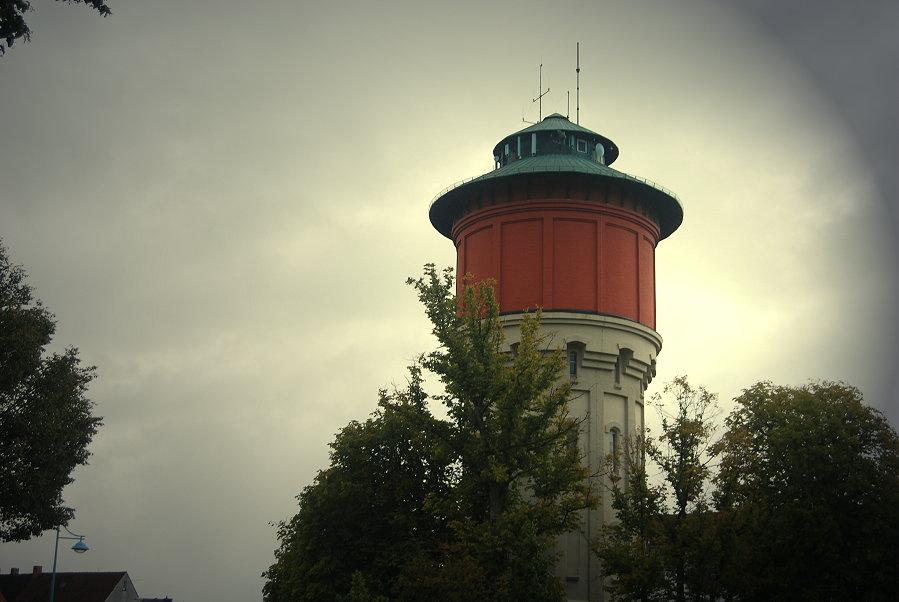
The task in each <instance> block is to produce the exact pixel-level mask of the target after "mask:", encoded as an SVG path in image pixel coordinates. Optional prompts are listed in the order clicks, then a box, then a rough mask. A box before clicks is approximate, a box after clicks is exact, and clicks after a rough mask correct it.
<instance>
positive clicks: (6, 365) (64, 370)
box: [0, 245, 100, 541]
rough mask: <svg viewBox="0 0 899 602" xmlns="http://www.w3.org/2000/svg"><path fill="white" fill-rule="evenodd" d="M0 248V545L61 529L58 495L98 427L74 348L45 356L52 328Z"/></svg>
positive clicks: (63, 518)
mask: <svg viewBox="0 0 899 602" xmlns="http://www.w3.org/2000/svg"><path fill="white" fill-rule="evenodd" d="M25 280H26V274H25V271H24V270H23V269H22V268H21V267H19V266H14V265H12V264H11V263H10V261H9V257H8V256H7V254H6V249H5V248H4V247H3V246H2V245H0V540H3V541H20V540H23V539H29V538H30V537H32V536H35V535H39V534H40V533H41V532H42V531H44V530H47V529H52V528H55V527H57V526H59V525H64V524H66V523H67V522H68V521H69V520H70V519H71V518H72V517H73V516H74V510H73V509H71V508H67V507H65V506H64V505H63V500H62V489H63V488H64V487H65V486H66V485H67V484H69V483H71V482H72V478H71V476H70V474H71V472H72V470H73V469H74V468H75V467H76V466H78V465H81V464H86V463H87V459H88V457H89V455H90V453H89V452H88V451H87V446H88V444H89V443H90V441H91V439H92V438H93V436H94V435H95V434H96V433H97V428H98V427H99V426H100V419H99V418H96V417H94V416H92V414H91V411H92V408H93V404H92V403H91V402H90V401H89V400H88V399H87V398H86V396H85V395H86V392H87V385H88V383H89V382H90V381H91V380H92V379H93V377H94V368H93V367H82V366H81V364H80V361H79V359H78V350H77V349H67V350H65V351H64V352H63V353H53V354H52V355H49V356H46V355H45V351H44V348H45V346H46V345H48V344H49V343H50V340H51V338H52V336H53V333H54V331H55V327H56V322H55V320H54V317H53V315H52V314H50V313H49V312H48V311H47V310H46V309H44V307H43V306H42V305H41V302H40V301H39V300H36V299H33V297H32V289H31V287H30V286H29V285H28V284H27V283H26V281H25Z"/></svg>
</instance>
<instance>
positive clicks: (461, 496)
mask: <svg viewBox="0 0 899 602" xmlns="http://www.w3.org/2000/svg"><path fill="white" fill-rule="evenodd" d="M409 283H410V284H412V285H413V286H414V287H415V288H416V290H417V291H418V295H419V299H420V300H421V302H422V304H423V305H424V308H425V312H426V314H427V316H428V318H429V319H430V321H431V324H432V326H433V334H434V335H435V337H436V338H437V341H438V344H439V347H438V349H437V350H436V351H434V352H432V353H430V354H428V355H426V356H423V357H422V358H421V360H420V364H416V365H415V366H413V368H412V369H411V376H410V379H409V387H408V388H407V389H406V390H404V391H402V392H394V393H393V394H391V395H387V394H386V393H384V392H382V395H381V402H380V409H379V410H378V412H377V413H376V414H375V415H374V417H373V418H371V419H369V420H368V421H367V422H366V423H364V424H361V425H360V424H358V423H355V422H354V423H350V425H348V426H347V427H346V428H345V429H343V431H341V433H340V434H338V437H337V440H336V441H335V442H334V443H333V444H332V454H331V466H330V468H328V469H327V470H325V471H323V472H321V473H319V475H318V477H317V478H316V481H315V483H314V484H313V485H312V486H310V487H307V488H306V489H305V490H304V491H303V493H302V494H301V495H300V496H299V500H300V510H299V513H298V514H297V515H296V516H294V518H293V519H292V520H291V521H289V522H287V523H281V524H280V525H279V529H278V538H279V540H280V542H281V546H280V548H279V549H278V550H277V551H276V562H275V564H274V565H272V567H271V568H269V570H268V571H267V572H266V573H265V575H264V576H265V577H266V579H267V582H266V584H265V590H264V595H265V600H266V602H275V601H278V602H280V601H282V600H321V599H336V597H337V596H342V595H350V594H351V593H352V595H354V596H357V597H364V596H370V597H372V598H376V597H378V596H389V597H390V598H391V599H398V600H422V599H430V600H435V601H436V600H441V601H442V600H446V601H452V600H472V599H481V600H488V599H489V600H497V601H502V600H508V601H512V600H541V601H543V600H553V599H556V600H561V599H563V598H564V596H563V590H562V586H561V583H560V582H559V581H558V580H557V579H555V578H554V577H553V576H552V575H551V571H550V569H551V567H552V563H553V561H554V558H553V555H552V547H553V544H554V540H555V537H556V536H558V535H560V534H562V533H564V532H566V531H568V530H570V529H571V528H573V527H574V525H575V524H577V521H578V516H579V513H580V511H581V510H583V509H585V508H588V507H591V506H592V505H593V504H594V503H595V501H594V498H593V495H592V493H591V491H590V488H589V486H588V484H587V481H586V477H587V474H586V470H585V469H584V468H583V467H582V466H581V464H580V453H579V452H578V450H577V447H576V445H573V444H572V437H571V433H572V432H573V431H574V430H575V429H577V427H578V424H577V422H576V421H575V420H574V419H572V418H570V417H569V416H568V395H569V393H570V388H569V384H568V383H567V381H564V380H563V379H560V378H559V377H560V375H561V373H562V368H563V365H564V359H563V357H562V355H561V353H560V352H551V351H548V350H546V349H545V348H544V347H545V342H544V341H543V340H542V339H541V338H540V336H539V324H540V322H539V320H540V315H539V312H538V313H536V314H534V315H529V316H525V318H524V319H523V321H522V324H521V335H520V343H519V344H518V345H517V348H516V349H515V351H514V353H509V352H508V351H507V350H506V347H505V343H504V339H503V324H502V322H501V320H500V318H499V310H498V306H497V304H496V301H495V299H494V296H493V289H492V287H491V285H490V283H484V282H482V283H476V284H469V283H465V284H464V286H462V287H461V292H460V294H459V295H458V296H457V295H456V294H454V289H455V280H454V278H453V275H452V272H451V270H445V271H444V272H443V273H442V274H439V273H438V272H437V270H436V269H435V268H434V266H433V265H428V266H426V267H425V273H424V276H423V277H422V278H419V279H415V280H413V279H410V280H409ZM422 368H424V369H427V370H430V371H431V372H433V373H434V374H435V375H436V376H438V377H439V379H440V381H441V382H442V384H443V388H444V392H443V393H442V394H440V395H437V396H435V397H433V398H428V396H427V395H426V394H425V393H424V391H423V389H422V372H421V370H422ZM429 399H433V400H434V401H439V402H441V403H442V404H443V405H444V407H445V410H446V415H447V418H446V419H438V418H435V417H434V416H433V415H432V414H431V413H430V411H429V409H428V401H429ZM354 575H356V576H355V577H354Z"/></svg>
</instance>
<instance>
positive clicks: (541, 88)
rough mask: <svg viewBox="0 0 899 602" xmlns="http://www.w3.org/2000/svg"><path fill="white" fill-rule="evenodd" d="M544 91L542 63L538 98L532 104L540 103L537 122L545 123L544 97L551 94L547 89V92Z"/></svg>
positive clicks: (541, 65) (541, 64)
mask: <svg viewBox="0 0 899 602" xmlns="http://www.w3.org/2000/svg"><path fill="white" fill-rule="evenodd" d="M541 90H543V63H540V79H539V84H538V87H537V92H538V94H537V98H534V99H532V100H531V102H537V101H538V100H539V101H540V104H539V105H538V107H539V112H538V113H537V116H538V117H537V121H543V97H544V96H545V95H546V92H549V88H546V92H541Z"/></svg>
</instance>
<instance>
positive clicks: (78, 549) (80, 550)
mask: <svg viewBox="0 0 899 602" xmlns="http://www.w3.org/2000/svg"><path fill="white" fill-rule="evenodd" d="M60 527H62V528H63V529H65V530H66V533H68V534H69V535H71V537H68V536H66V535H60V534H59V528H60ZM60 527H56V545H55V546H54V547H53V574H52V576H51V577H50V602H53V600H54V598H55V597H56V557H57V555H58V554H59V540H60V539H77V540H78V543H76V544H75V545H74V546H72V549H73V550H75V553H76V554H84V553H85V552H87V550H88V547H87V544H86V543H84V535H78V534H77V533H72V532H71V531H69V528H68V527H66V526H65V525H60Z"/></svg>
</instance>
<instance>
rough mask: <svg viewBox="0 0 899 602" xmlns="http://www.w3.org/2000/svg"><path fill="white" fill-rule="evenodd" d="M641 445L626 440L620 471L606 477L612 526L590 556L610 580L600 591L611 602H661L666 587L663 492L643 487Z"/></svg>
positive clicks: (637, 440) (643, 443) (643, 453)
mask: <svg viewBox="0 0 899 602" xmlns="http://www.w3.org/2000/svg"><path fill="white" fill-rule="evenodd" d="M645 450H646V441H645V440H644V439H643V438H642V437H639V438H634V439H628V440H627V441H626V442H625V446H624V452H623V453H624V455H625V466H627V469H626V470H625V471H623V472H624V474H623V475H622V471H620V470H612V471H610V473H609V478H610V479H611V496H612V508H613V509H614V510H615V512H616V516H617V518H618V520H617V522H614V523H610V524H607V525H604V526H603V527H602V529H601V531H600V537H599V539H598V540H597V542H596V543H595V546H594V551H595V553H596V554H597V555H598V556H599V559H600V560H601V561H602V568H603V573H604V574H605V575H607V576H611V577H612V579H611V580H610V582H609V585H607V586H606V590H607V591H608V592H609V593H610V594H611V599H612V600H616V601H617V600H622V601H625V600H626V601H630V600H639V601H640V602H651V601H654V600H661V599H663V595H664V592H665V590H666V586H667V583H668V582H667V579H666V576H665V563H664V556H663V547H664V544H665V529H664V526H665V524H664V521H665V502H664V500H665V491H664V489H663V488H662V487H660V486H653V485H650V483H649V477H648V475H647V473H646V463H645V459H646V451H645Z"/></svg>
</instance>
